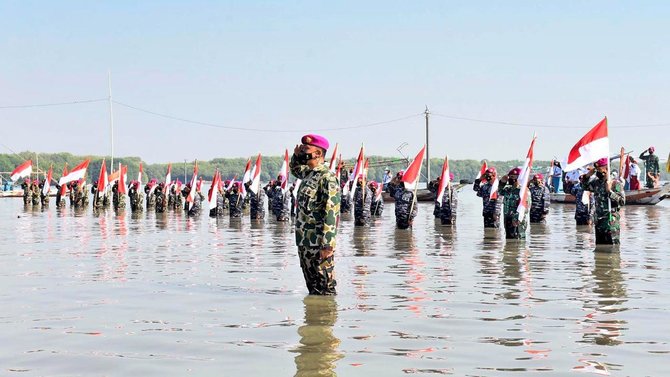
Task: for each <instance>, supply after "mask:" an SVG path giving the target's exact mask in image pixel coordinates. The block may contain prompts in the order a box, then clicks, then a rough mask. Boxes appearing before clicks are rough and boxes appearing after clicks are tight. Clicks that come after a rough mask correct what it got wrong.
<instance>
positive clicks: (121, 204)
mask: <svg viewBox="0 0 670 377" xmlns="http://www.w3.org/2000/svg"><path fill="white" fill-rule="evenodd" d="M127 196H128V195H126V194H125V193H122V192H120V193H119V203H118V204H117V208H116V209H117V210H124V209H126V202H127V200H126V199H127Z"/></svg>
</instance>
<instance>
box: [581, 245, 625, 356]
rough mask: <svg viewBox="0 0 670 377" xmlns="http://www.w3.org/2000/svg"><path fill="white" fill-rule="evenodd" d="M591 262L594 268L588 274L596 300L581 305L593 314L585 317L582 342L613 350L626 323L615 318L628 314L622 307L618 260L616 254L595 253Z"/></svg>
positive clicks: (621, 281)
mask: <svg viewBox="0 0 670 377" xmlns="http://www.w3.org/2000/svg"><path fill="white" fill-rule="evenodd" d="M594 258H595V268H594V269H593V271H592V272H591V274H592V276H593V279H594V282H595V286H594V288H593V293H595V295H596V298H595V300H593V301H591V302H586V305H585V306H586V307H587V308H588V309H591V310H594V311H591V312H590V313H589V314H587V315H586V318H585V320H584V324H585V327H586V328H585V331H584V336H583V338H584V340H587V341H588V342H593V343H596V344H598V345H605V346H614V345H617V344H621V341H620V340H619V337H620V336H621V331H622V330H624V329H625V325H626V321H624V320H620V319H617V318H615V314H616V313H617V312H620V311H625V310H628V309H627V308H626V307H624V306H623V304H624V303H625V302H626V301H627V296H626V286H625V284H624V278H623V275H622V273H621V256H620V254H619V253H595V254H594Z"/></svg>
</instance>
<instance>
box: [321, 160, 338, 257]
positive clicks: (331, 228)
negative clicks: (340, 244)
mask: <svg viewBox="0 0 670 377" xmlns="http://www.w3.org/2000/svg"><path fill="white" fill-rule="evenodd" d="M321 182H322V187H321V189H322V190H324V192H325V193H326V194H327V195H326V202H325V206H324V216H323V230H322V232H323V237H322V238H321V250H330V251H334V250H335V246H336V243H337V223H338V220H339V216H340V201H341V194H340V185H338V183H337V179H335V176H334V175H333V174H332V173H330V172H329V173H326V174H325V176H324V177H323V178H322V179H321Z"/></svg>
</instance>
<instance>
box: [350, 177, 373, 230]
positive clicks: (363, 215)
mask: <svg viewBox="0 0 670 377" xmlns="http://www.w3.org/2000/svg"><path fill="white" fill-rule="evenodd" d="M372 195H373V194H372V190H370V188H369V187H368V186H367V185H363V178H361V177H358V179H357V180H356V191H354V225H355V226H365V225H369V224H370V217H371V213H370V208H371V207H372Z"/></svg>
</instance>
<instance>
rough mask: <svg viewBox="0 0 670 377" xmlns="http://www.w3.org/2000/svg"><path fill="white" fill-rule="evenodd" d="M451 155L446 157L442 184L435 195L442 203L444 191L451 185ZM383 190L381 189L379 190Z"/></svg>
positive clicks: (441, 175)
mask: <svg viewBox="0 0 670 377" xmlns="http://www.w3.org/2000/svg"><path fill="white" fill-rule="evenodd" d="M449 173H450V172H449V156H446V157H445V158H444V163H443V164H442V174H440V184H439V185H438V188H437V195H436V196H435V199H436V200H437V201H438V202H440V204H443V200H442V199H443V197H444V191H445V190H446V189H447V187H448V186H449ZM379 191H381V190H379Z"/></svg>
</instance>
